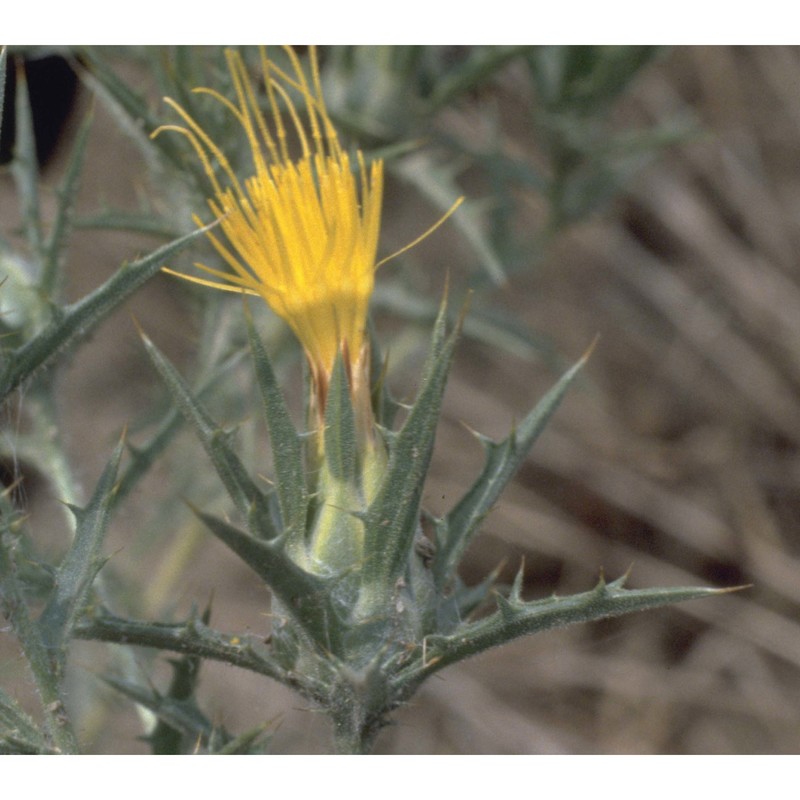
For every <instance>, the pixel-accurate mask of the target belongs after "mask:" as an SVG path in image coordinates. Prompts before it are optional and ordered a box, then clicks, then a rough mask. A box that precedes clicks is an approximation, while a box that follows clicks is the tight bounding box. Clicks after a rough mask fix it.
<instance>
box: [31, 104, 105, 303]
mask: <svg viewBox="0 0 800 800" xmlns="http://www.w3.org/2000/svg"><path fill="white" fill-rule="evenodd" d="M91 125H92V116H91V114H90V115H88V116H87V117H86V120H85V121H84V122H83V124H82V125H81V126H80V128H79V129H78V134H77V136H76V137H75V144H74V145H73V148H72V156H71V158H70V161H69V164H68V165H67V170H66V172H65V173H64V178H63V180H62V182H61V186H60V187H59V189H58V192H57V197H58V205H57V207H56V216H55V219H54V221H53V226H52V228H51V230H50V235H49V236H48V237H47V241H46V242H45V244H44V252H43V265H42V267H43V268H42V277H41V281H40V282H39V286H40V289H41V291H42V293H43V294H44V296H45V297H47V298H50V299H55V298H56V296H57V295H58V290H59V289H60V286H59V283H60V277H61V276H60V270H61V253H62V249H63V246H64V240H65V238H66V236H67V234H68V233H69V228H70V224H71V220H72V211H73V207H74V204H75V198H76V196H77V193H78V187H79V183H80V176H81V172H82V170H83V163H84V160H85V156H86V144H87V142H88V140H89V130H90V129H91Z"/></svg>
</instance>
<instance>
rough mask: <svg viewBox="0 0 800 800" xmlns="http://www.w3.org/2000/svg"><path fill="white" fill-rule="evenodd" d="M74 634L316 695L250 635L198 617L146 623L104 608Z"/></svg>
mask: <svg viewBox="0 0 800 800" xmlns="http://www.w3.org/2000/svg"><path fill="white" fill-rule="evenodd" d="M74 633H75V637H76V638H79V639H89V640H93V641H100V642H114V643H116V644H124V645H137V646H139V647H153V648H156V649H157V650H169V651H171V652H174V653H186V654H188V655H193V656H198V657H200V658H206V659H212V660H214V661H222V662H224V663H226V664H232V665H234V666H237V667H241V668H242V669H248V670H250V671H252V672H255V673H257V674H259V675H265V676H266V677H268V678H272V679H274V680H276V681H279V682H280V683H284V684H286V685H287V686H292V687H293V688H295V689H297V690H298V691H299V692H301V693H302V694H304V695H305V696H306V697H311V696H314V695H313V692H312V690H311V689H310V688H309V687H308V684H310V681H309V680H308V679H307V678H306V677H305V676H302V675H292V674H289V673H288V672H287V671H286V670H285V669H283V668H282V667H281V666H280V665H279V664H277V662H275V661H273V660H272V659H271V658H268V657H267V656H265V655H263V654H262V653H260V652H257V651H256V649H255V648H254V647H253V646H252V644H251V643H250V641H249V640H248V638H247V637H238V636H235V637H231V636H226V635H225V634H223V633H220V632H219V631H216V630H214V629H212V628H209V627H208V626H207V625H206V624H205V623H204V622H203V621H202V620H201V619H199V618H196V617H192V618H190V619H189V620H187V621H186V622H177V623H176V622H142V621H141V620H131V619H122V618H121V617H116V616H114V615H112V614H109V613H108V612H106V611H101V612H99V613H95V614H94V615H93V616H91V617H87V618H84V619H83V620H81V621H80V622H79V623H78V624H77V626H76V627H75V631H74Z"/></svg>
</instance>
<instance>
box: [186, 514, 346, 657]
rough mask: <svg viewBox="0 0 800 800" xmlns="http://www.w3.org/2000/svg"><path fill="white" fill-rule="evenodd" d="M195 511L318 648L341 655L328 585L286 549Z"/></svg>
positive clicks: (336, 620)
mask: <svg viewBox="0 0 800 800" xmlns="http://www.w3.org/2000/svg"><path fill="white" fill-rule="evenodd" d="M193 510H194V513H195V514H196V515H197V517H198V519H200V520H201V522H203V524H204V525H205V526H206V527H207V528H208V529H209V530H210V531H211V533H213V534H214V536H216V537H217V538H218V539H219V540H220V541H221V542H222V543H223V544H225V545H227V546H228V547H229V548H230V549H231V550H233V552H234V553H236V555H238V556H239V558H241V559H242V561H244V562H245V564H247V565H248V566H249V567H250V569H252V570H253V571H254V572H255V573H256V574H257V575H258V576H259V577H260V578H261V579H262V580H263V581H264V583H266V584H267V586H269V588H270V589H271V591H272V592H273V593H274V594H275V596H276V597H277V598H278V599H279V600H280V601H281V604H282V605H283V608H284V610H285V611H286V613H287V614H288V615H289V616H291V617H292V619H294V620H295V622H296V623H297V624H298V626H299V627H300V628H301V629H302V630H303V631H304V632H305V633H306V635H307V636H308V637H309V638H310V639H311V640H312V641H313V642H314V643H315V644H316V645H317V647H319V648H320V649H321V650H322V651H324V652H340V651H341V641H340V640H341V631H340V623H339V618H338V615H337V614H336V612H335V610H334V608H333V606H332V605H331V602H330V594H329V593H330V587H329V582H328V581H326V580H324V579H323V578H321V577H319V576H317V575H312V574H311V573H309V572H306V571H305V570H304V569H302V568H301V567H299V566H298V565H297V564H295V562H294V561H292V560H291V559H290V558H289V557H288V556H287V555H286V553H285V552H284V550H283V547H282V545H280V544H274V543H272V542H265V541H263V540H260V539H256V538H255V537H254V536H251V535H250V534H248V533H245V532H244V531H242V530H239V529H238V528H235V527H234V526H233V525H229V524H228V523H227V522H224V521H223V520H221V519H218V518H217V517H214V516H212V515H211V514H205V513H203V512H202V511H198V510H197V509H193Z"/></svg>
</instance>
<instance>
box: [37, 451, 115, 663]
mask: <svg viewBox="0 0 800 800" xmlns="http://www.w3.org/2000/svg"><path fill="white" fill-rule="evenodd" d="M123 448H124V442H123V441H122V440H120V442H119V444H118V445H117V446H116V448H115V449H114V453H113V454H112V456H111V460H110V461H109V463H108V465H107V466H106V468H105V469H104V470H103V474H102V475H101V476H100V480H99V481H98V483H97V486H96V487H95V490H94V493H93V495H92V498H91V500H90V501H89V504H88V505H87V506H86V508H77V507H75V506H71V509H72V512H73V514H74V515H75V519H76V520H77V526H76V530H75V537H74V539H73V540H72V544H71V545H70V548H69V550H68V551H67V553H66V555H65V556H64V558H63V559H62V561H61V563H60V564H59V566H58V569H57V570H56V575H55V585H54V587H53V592H52V594H51V596H50V599H49V601H48V603H47V605H46V606H45V609H44V611H43V612H42V615H41V617H40V618H39V627H40V629H41V632H42V638H43V641H44V643H45V644H46V645H47V646H48V647H50V648H53V649H59V648H62V647H63V646H64V645H65V644H66V642H67V641H68V640H69V638H70V635H71V632H72V628H73V627H74V625H75V622H76V620H77V619H78V617H79V615H80V613H81V611H82V610H83V608H84V606H85V605H86V602H87V599H88V596H89V593H90V591H91V588H92V583H93V582H94V579H95V576H96V575H97V573H98V571H99V570H100V568H101V567H102V566H103V563H104V561H103V559H101V557H100V546H101V545H102V542H103V537H104V536H105V533H106V528H107V527H108V522H109V519H110V516H111V510H112V507H113V506H114V501H115V494H116V482H117V470H118V469H119V462H120V459H121V458H122V452H123Z"/></svg>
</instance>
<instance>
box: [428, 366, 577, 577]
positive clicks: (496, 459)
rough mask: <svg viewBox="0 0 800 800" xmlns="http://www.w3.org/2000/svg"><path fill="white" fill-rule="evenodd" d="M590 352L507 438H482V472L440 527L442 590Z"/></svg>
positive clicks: (438, 560)
mask: <svg viewBox="0 0 800 800" xmlns="http://www.w3.org/2000/svg"><path fill="white" fill-rule="evenodd" d="M590 352H591V350H590V351H588V352H587V353H586V354H585V355H584V356H583V357H582V358H581V359H580V361H578V362H577V363H576V364H575V365H573V366H572V367H571V368H570V369H569V370H567V372H565V373H564V375H563V376H562V377H561V379H560V380H559V381H558V383H556V385H555V386H554V387H553V388H552V389H550V391H549V392H547V394H545V396H544V397H543V398H542V399H541V400H540V401H539V402H538V403H537V404H536V406H535V407H534V409H533V410H532V411H531V412H530V413H529V414H528V416H527V417H525V419H524V420H523V421H522V423H521V424H520V425H519V427H518V428H516V429H515V430H513V431H512V432H511V433H510V435H509V436H508V437H507V438H506V439H504V440H503V441H502V442H500V443H496V442H492V441H490V440H488V439H485V438H482V442H483V444H484V447H485V449H486V462H485V464H484V467H483V471H482V472H481V474H480V475H479V476H478V478H477V480H476V481H475V483H474V484H473V485H472V487H471V488H470V489H469V490H468V491H467V492H466V494H465V495H464V496H463V497H462V498H461V500H459V502H458V503H457V504H456V505H455V506H454V507H453V508H452V509H451V510H450V512H449V513H448V514H447V515H446V516H445V517H444V519H442V520H440V521H439V522H438V524H437V530H436V539H437V552H436V557H435V559H434V564H433V571H434V576H435V578H436V584H437V586H438V587H439V588H440V589H441V588H442V587H444V586H445V584H446V583H447V581H448V580H450V579H451V578H452V576H453V574H454V573H455V571H456V569H457V568H458V563H459V561H460V560H461V558H462V556H463V554H464V552H465V551H466V549H467V547H468V546H469V544H470V542H471V541H472V539H473V538H474V536H475V534H476V533H477V532H478V526H479V525H480V523H481V521H482V520H483V518H484V517H485V516H486V514H487V513H488V512H489V510H490V509H491V507H492V506H493V505H494V504H495V502H496V501H497V498H498V497H499V496H500V493H501V492H502V491H503V489H505V487H506V486H507V485H508V483H509V481H510V480H511V479H512V478H513V477H514V475H515V474H516V472H517V470H518V469H519V467H520V465H521V464H522V462H523V461H524V460H525V459H526V458H527V456H528V453H529V452H530V449H531V447H532V446H533V444H534V442H535V441H536V439H537V438H538V436H539V434H540V433H541V432H542V430H543V429H544V427H545V425H546V424H547V422H548V420H549V419H550V417H551V416H552V414H553V412H554V411H555V410H556V408H558V405H559V403H560V402H561V400H562V398H563V397H564V395H565V394H566V391H567V389H568V388H569V386H570V385H571V383H572V381H573V380H574V379H575V376H576V375H577V374H578V372H579V371H580V369H581V368H582V367H583V365H584V364H585V363H586V360H587V358H588V357H589V354H590Z"/></svg>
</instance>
